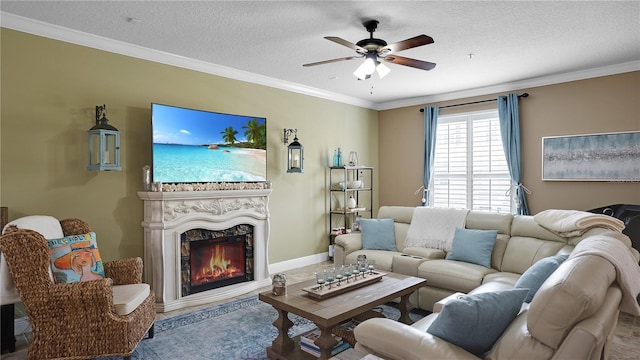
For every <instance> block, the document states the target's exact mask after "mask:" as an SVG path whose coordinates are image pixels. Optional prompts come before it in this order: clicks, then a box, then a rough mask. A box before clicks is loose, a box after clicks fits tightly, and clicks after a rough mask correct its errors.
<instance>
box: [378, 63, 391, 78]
mask: <svg viewBox="0 0 640 360" xmlns="http://www.w3.org/2000/svg"><path fill="white" fill-rule="evenodd" d="M376 71H377V72H378V76H380V79H382V78H384V77H385V76H387V74H389V73H390V72H391V69H389V67H388V66H387V65H385V64H383V63H381V62H379V61H378V66H376Z"/></svg>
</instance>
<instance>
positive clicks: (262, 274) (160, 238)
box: [138, 189, 271, 312]
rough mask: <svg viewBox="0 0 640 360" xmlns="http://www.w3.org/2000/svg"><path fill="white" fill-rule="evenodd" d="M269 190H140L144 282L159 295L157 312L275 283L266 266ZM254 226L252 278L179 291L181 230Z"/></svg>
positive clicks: (226, 297) (224, 297)
mask: <svg viewBox="0 0 640 360" xmlns="http://www.w3.org/2000/svg"><path fill="white" fill-rule="evenodd" d="M270 194H271V189H256V190H219V191H177V192H138V196H139V197H140V199H142V200H143V201H144V220H143V222H142V227H143V228H144V268H145V272H144V281H145V282H146V283H148V284H150V285H151V288H152V289H153V291H154V292H155V294H156V311H159V312H165V311H170V310H176V309H180V308H183V307H187V306H194V305H203V304H207V303H210V302H213V301H219V300H226V299H229V298H232V297H235V296H239V295H242V294H245V293H247V292H250V291H253V290H256V289H259V288H260V287H263V286H265V285H269V284H270V283H271V281H270V279H269V266H268V254H267V249H268V242H269V208H268V202H269V195H270ZM241 224H249V225H252V226H253V238H254V244H253V246H254V249H253V251H254V253H253V256H254V264H253V270H254V274H253V280H252V281H248V282H243V283H239V284H234V285H229V286H225V287H222V288H217V289H212V290H208V291H204V292H199V293H196V294H191V295H187V296H184V297H183V296H182V295H181V281H182V279H181V274H180V235H181V234H182V233H184V232H185V231H187V230H192V229H209V230H225V229H228V228H231V227H233V226H236V225H241Z"/></svg>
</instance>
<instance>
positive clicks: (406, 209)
mask: <svg viewBox="0 0 640 360" xmlns="http://www.w3.org/2000/svg"><path fill="white" fill-rule="evenodd" d="M414 209H415V207H411V206H381V207H380V209H378V219H385V218H393V221H394V224H393V227H394V230H395V233H396V249H398V250H402V249H404V241H405V240H406V238H407V232H408V231H409V225H411V218H412V217H413V210H414Z"/></svg>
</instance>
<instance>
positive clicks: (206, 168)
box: [151, 103, 267, 183]
mask: <svg viewBox="0 0 640 360" xmlns="http://www.w3.org/2000/svg"><path fill="white" fill-rule="evenodd" d="M151 123H152V131H153V149H152V164H153V165H152V178H153V181H154V182H162V183H208V182H261V181H266V179H267V136H266V134H267V119H266V118H262V117H256V116H243V115H233V114H222V113H216V112H211V111H203V110H196V109H188V108H182V107H176V106H169V105H162V104H156V103H152V104H151Z"/></svg>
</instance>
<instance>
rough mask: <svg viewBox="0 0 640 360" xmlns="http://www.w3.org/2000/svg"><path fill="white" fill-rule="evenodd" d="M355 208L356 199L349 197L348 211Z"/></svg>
mask: <svg viewBox="0 0 640 360" xmlns="http://www.w3.org/2000/svg"><path fill="white" fill-rule="evenodd" d="M356 206H358V204H357V203H356V199H355V198H354V197H353V195H351V196H349V200H347V207H348V208H349V209H353V208H355V207H356Z"/></svg>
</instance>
